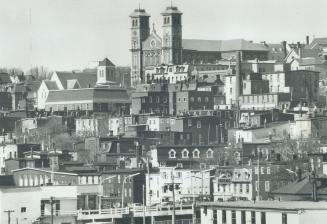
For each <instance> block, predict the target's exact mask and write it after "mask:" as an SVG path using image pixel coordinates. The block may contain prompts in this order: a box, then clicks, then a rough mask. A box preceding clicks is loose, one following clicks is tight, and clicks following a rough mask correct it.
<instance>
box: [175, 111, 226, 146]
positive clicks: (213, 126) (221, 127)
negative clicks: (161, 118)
mask: <svg viewBox="0 0 327 224" xmlns="http://www.w3.org/2000/svg"><path fill="white" fill-rule="evenodd" d="M229 124H230V123H225V122H223V120H222V119H221V117H219V116H215V115H199V116H198V115H195V116H187V115H185V116H183V117H172V118H171V119H170V130H171V131H176V132H183V133H192V143H193V144H195V145H202V144H207V145H209V144H213V143H216V144H217V143H223V142H226V139H225V137H226V133H227V132H226V130H227V129H228V128H229V126H228V125H229ZM186 138H187V139H190V138H191V135H188V136H187V137H186Z"/></svg>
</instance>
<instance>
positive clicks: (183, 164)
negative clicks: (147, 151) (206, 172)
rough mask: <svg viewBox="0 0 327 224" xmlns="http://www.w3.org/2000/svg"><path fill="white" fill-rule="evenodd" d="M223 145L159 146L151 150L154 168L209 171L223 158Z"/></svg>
mask: <svg viewBox="0 0 327 224" xmlns="http://www.w3.org/2000/svg"><path fill="white" fill-rule="evenodd" d="M223 147H224V146H223V145H215V146H210V145H170V146H169V145H157V147H156V148H155V149H152V150H151V157H152V160H151V163H152V165H153V167H179V168H193V169H195V168H197V169H207V168H209V167H210V164H212V165H215V164H217V161H218V160H219V157H220V156H222V154H221V153H220V150H222V149H223Z"/></svg>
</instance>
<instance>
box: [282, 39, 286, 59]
mask: <svg viewBox="0 0 327 224" xmlns="http://www.w3.org/2000/svg"><path fill="white" fill-rule="evenodd" d="M286 45H287V42H286V41H285V40H284V41H283V42H282V46H283V52H284V58H286V56H287V49H286Z"/></svg>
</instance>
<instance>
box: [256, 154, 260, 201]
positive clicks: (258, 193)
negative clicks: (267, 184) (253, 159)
mask: <svg viewBox="0 0 327 224" xmlns="http://www.w3.org/2000/svg"><path fill="white" fill-rule="evenodd" d="M257 197H258V201H260V150H259V149H258V191H257Z"/></svg>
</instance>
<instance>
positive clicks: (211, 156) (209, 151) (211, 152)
mask: <svg viewBox="0 0 327 224" xmlns="http://www.w3.org/2000/svg"><path fill="white" fill-rule="evenodd" d="M207 158H213V151H212V149H208V151H207Z"/></svg>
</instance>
